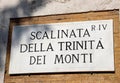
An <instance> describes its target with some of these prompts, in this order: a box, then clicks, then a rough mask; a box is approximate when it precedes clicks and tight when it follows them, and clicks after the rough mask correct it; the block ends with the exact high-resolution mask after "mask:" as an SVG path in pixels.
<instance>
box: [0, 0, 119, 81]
mask: <svg viewBox="0 0 120 83" xmlns="http://www.w3.org/2000/svg"><path fill="white" fill-rule="evenodd" d="M112 9H120V0H93V1H90V0H0V83H3V76H4V65H5V56H6V46H7V34H8V28H9V20H10V18H18V17H28V16H40V15H50V14H63V13H75V12H88V11H99V10H112Z"/></svg>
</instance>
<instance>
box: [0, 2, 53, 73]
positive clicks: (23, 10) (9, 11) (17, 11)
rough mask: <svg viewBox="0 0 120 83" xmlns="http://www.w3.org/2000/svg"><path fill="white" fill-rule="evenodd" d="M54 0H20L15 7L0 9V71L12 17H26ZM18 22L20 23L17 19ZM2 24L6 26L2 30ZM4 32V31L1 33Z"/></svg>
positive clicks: (2, 67)
mask: <svg viewBox="0 0 120 83" xmlns="http://www.w3.org/2000/svg"><path fill="white" fill-rule="evenodd" d="M51 1H52V0H20V1H19V4H18V5H17V6H15V7H10V8H5V9H3V11H0V15H1V16H2V17H0V18H2V19H0V22H1V23H0V30H1V31H0V71H2V70H3V69H4V66H3V65H4V60H3V59H4V58H3V57H5V56H4V55H5V54H4V53H5V52H4V51H5V49H6V46H7V45H6V44H7V34H8V26H9V19H10V18H18V17H26V16H31V14H32V13H33V12H35V11H37V9H42V8H44V7H45V6H46V4H49V3H50V2H51ZM17 23H19V22H18V21H17ZM1 24H2V25H3V26H4V27H5V28H4V30H2V29H1V28H2V26H1ZM1 32H2V33H1Z"/></svg>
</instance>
